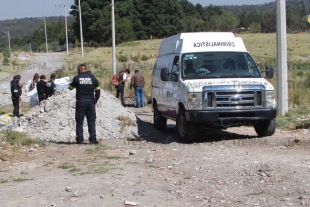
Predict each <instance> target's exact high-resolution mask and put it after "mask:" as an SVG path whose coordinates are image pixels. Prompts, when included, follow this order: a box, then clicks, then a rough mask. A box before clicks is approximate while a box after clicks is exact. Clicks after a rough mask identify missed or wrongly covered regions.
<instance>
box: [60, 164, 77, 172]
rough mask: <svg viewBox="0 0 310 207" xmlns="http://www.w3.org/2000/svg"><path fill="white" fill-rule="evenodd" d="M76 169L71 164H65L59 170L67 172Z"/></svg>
mask: <svg viewBox="0 0 310 207" xmlns="http://www.w3.org/2000/svg"><path fill="white" fill-rule="evenodd" d="M74 167H75V166H74V165H71V164H69V163H63V164H61V165H59V166H58V167H57V168H60V169H63V170H67V169H70V168H74Z"/></svg>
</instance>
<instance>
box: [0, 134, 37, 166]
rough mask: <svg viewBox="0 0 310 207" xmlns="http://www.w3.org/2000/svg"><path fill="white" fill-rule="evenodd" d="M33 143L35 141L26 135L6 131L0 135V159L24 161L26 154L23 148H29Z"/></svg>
mask: <svg viewBox="0 0 310 207" xmlns="http://www.w3.org/2000/svg"><path fill="white" fill-rule="evenodd" d="M35 143H36V141H35V140H34V139H33V138H32V137H30V136H29V135H27V134H24V133H20V132H16V131H13V130H11V129H6V130H4V131H2V132H1V134H0V147H1V150H0V159H1V160H4V161H8V160H10V161H12V160H25V159H27V158H28V152H27V150H26V149H25V148H24V147H25V146H27V147H30V146H32V145H34V144H35Z"/></svg>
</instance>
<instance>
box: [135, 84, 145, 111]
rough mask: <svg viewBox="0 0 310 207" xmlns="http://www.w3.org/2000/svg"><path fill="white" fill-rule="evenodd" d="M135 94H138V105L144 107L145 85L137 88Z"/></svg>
mask: <svg viewBox="0 0 310 207" xmlns="http://www.w3.org/2000/svg"><path fill="white" fill-rule="evenodd" d="M135 96H136V106H137V107H143V106H144V88H143V87H137V88H135Z"/></svg>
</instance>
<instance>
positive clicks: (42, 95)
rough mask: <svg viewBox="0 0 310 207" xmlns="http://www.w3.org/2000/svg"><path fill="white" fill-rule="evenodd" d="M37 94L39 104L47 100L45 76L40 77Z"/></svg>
mask: <svg viewBox="0 0 310 207" xmlns="http://www.w3.org/2000/svg"><path fill="white" fill-rule="evenodd" d="M37 92H38V98H39V103H41V101H43V100H46V99H47V90H46V77H45V75H41V76H40V81H39V82H38V83H37Z"/></svg>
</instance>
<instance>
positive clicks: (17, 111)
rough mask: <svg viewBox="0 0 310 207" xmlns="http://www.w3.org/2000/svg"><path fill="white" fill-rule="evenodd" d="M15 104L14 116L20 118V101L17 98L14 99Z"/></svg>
mask: <svg viewBox="0 0 310 207" xmlns="http://www.w3.org/2000/svg"><path fill="white" fill-rule="evenodd" d="M12 102H13V107H14V109H13V116H19V100H18V99H16V98H12Z"/></svg>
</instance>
